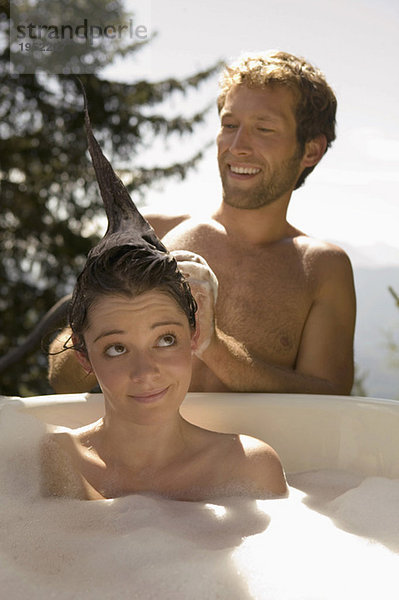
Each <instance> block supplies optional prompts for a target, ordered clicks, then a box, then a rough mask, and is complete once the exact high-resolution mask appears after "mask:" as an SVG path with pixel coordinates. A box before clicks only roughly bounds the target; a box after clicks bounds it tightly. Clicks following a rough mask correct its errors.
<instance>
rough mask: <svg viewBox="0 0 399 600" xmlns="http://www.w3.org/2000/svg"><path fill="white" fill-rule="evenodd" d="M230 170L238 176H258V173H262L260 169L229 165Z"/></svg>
mask: <svg viewBox="0 0 399 600" xmlns="http://www.w3.org/2000/svg"><path fill="white" fill-rule="evenodd" d="M229 169H230V171H231V172H232V173H235V174H236V175H256V174H257V173H260V169H257V168H256V167H238V166H235V165H229Z"/></svg>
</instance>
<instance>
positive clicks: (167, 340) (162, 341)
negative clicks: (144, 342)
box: [157, 333, 176, 348]
mask: <svg viewBox="0 0 399 600" xmlns="http://www.w3.org/2000/svg"><path fill="white" fill-rule="evenodd" d="M175 343H176V337H175V336H174V335H173V334H172V333H167V334H166V335H163V336H162V337H160V338H159V340H158V344H157V346H160V347H161V348H165V347H166V346H173V345H174V344H175Z"/></svg>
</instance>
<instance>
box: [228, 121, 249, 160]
mask: <svg viewBox="0 0 399 600" xmlns="http://www.w3.org/2000/svg"><path fill="white" fill-rule="evenodd" d="M230 152H231V153H232V154H234V155H236V156H246V155H248V154H250V153H251V152H252V148H251V140H250V136H249V134H248V132H247V131H246V129H245V128H244V127H238V128H237V129H236V131H235V134H234V136H233V139H232V140H231V143H230Z"/></svg>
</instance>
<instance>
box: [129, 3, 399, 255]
mask: <svg viewBox="0 0 399 600" xmlns="http://www.w3.org/2000/svg"><path fill="white" fill-rule="evenodd" d="M138 2H139V6H140V5H141V8H139V9H137V3H138ZM146 4H147V2H146V0H136V1H132V0H127V5H128V7H129V8H130V7H131V8H132V9H133V10H134V9H135V8H136V14H138V20H140V11H141V14H142V15H143V16H142V17H141V19H142V22H144V20H145V19H148V14H146V12H145V10H144V9H143V7H144V8H145V6H146ZM136 22H138V21H136ZM151 29H152V30H153V31H157V32H158V34H157V37H156V39H155V40H154V41H153V42H151V44H150V45H149V48H148V50H144V51H143V52H142V53H141V57H139V61H138V63H137V64H136V65H135V68H134V69H132V70H131V71H130V70H129V71H127V69H126V67H125V68H124V78H125V79H126V78H129V77H132V79H134V77H135V75H133V71H135V73H136V74H138V75H139V76H143V77H146V78H150V79H152V80H157V79H162V78H164V77H168V76H175V77H183V76H186V75H189V74H192V73H195V72H196V71H197V70H199V69H201V68H207V67H209V66H210V65H211V64H213V63H214V62H216V61H217V60H218V59H227V60H229V59H231V58H236V57H237V56H238V55H239V54H241V53H242V52H245V51H257V50H260V51H261V50H266V49H269V48H278V49H282V50H287V51H289V52H292V53H294V54H297V55H302V56H304V57H305V58H306V59H308V60H309V61H310V62H312V63H313V64H315V65H316V66H318V67H319V68H320V69H321V70H322V71H323V72H324V73H325V75H326V77H327V80H328V82H329V83H330V85H331V86H332V87H333V89H334V90H335V92H336V94H337V97H338V105H339V110H338V136H337V140H336V142H335V143H334V145H333V147H332V149H330V150H329V152H328V153H327V155H326V156H325V157H324V159H323V161H322V163H320V165H318V167H317V168H316V169H315V171H314V173H312V174H311V175H310V177H309V179H308V180H307V182H306V184H305V186H304V187H303V188H302V189H301V190H298V191H297V192H294V195H293V198H292V201H291V206H290V210H289V219H290V220H291V222H292V223H293V224H295V225H296V226H297V227H299V228H301V229H303V230H304V231H306V232H307V233H309V234H311V235H314V236H317V237H320V238H324V239H334V240H337V241H341V242H342V243H349V244H351V245H353V246H358V245H362V246H363V245H372V244H375V243H385V244H388V245H391V246H394V247H396V248H397V249H398V251H399V235H398V224H399V200H398V184H399V110H398V105H399V102H398V99H399V69H398V55H399V44H398V31H399V3H398V2H397V0H378V1H377V0H322V1H320V0H303V1H301V2H298V0H285V1H284V2H282V1H281V0H267V1H265V0H252V1H251V0H247V2H246V3H245V4H244V3H243V2H238V0H202V1H201V2H187V0H173V2H165V1H164V0H152V4H151ZM127 72H129V75H128V76H127V75H126V73H127ZM216 94H217V85H216V79H213V80H211V81H209V82H208V83H207V84H205V85H204V86H203V90H202V92H201V103H202V104H201V103H199V104H198V102H197V100H195V104H193V99H192V98H191V96H188V97H186V98H184V97H183V100H182V101H181V102H179V103H178V106H177V105H176V107H175V108H176V111H178V110H181V107H182V106H183V107H184V106H185V103H187V104H189V106H188V107H187V106H186V107H185V108H184V110H185V111H188V112H189V110H193V111H194V110H196V109H197V108H198V107H199V106H201V105H202V106H203V105H204V104H206V103H208V102H212V101H213V100H214V99H215V98H216ZM171 110H173V107H172V109H171ZM217 127H218V120H217V115H216V109H214V110H213V112H212V114H211V115H210V118H209V119H208V123H207V125H206V127H204V129H203V132H202V133H201V135H200V134H198V140H199V141H200V140H202V139H213V138H214V137H215V134H216V131H217ZM196 147H198V146H196V145H195V144H194V143H193V142H190V144H189V145H188V147H187V146H186V147H185V150H182V149H181V143H176V144H173V143H172V144H171V146H170V148H169V150H168V152H167V157H166V160H165V151H163V153H162V154H161V150H160V149H154V153H153V156H152V160H151V162H157V160H158V159H159V161H162V160H163V162H168V161H169V160H170V161H172V160H173V158H174V156H176V157H177V160H179V159H181V158H186V157H188V156H189V155H190V154H191V153H192V152H193V151H194V150H195V148H196ZM179 151H180V153H181V152H184V154H183V156H182V155H181V154H180V156H179ZM220 197H221V195H220V184H219V177H218V172H217V167H216V159H215V147H214V146H212V147H211V148H210V149H209V151H208V152H207V155H206V158H205V160H204V161H203V162H202V164H201V166H200V168H199V170H198V171H196V172H194V173H193V174H192V175H190V176H189V177H188V179H187V180H186V181H185V182H183V183H179V182H171V183H167V184H165V186H164V189H163V191H162V192H161V191H159V192H152V193H151V195H150V198H151V201H152V202H153V203H155V204H158V205H159V204H161V205H162V206H163V208H164V209H166V208H167V209H170V210H172V211H173V210H187V209H190V210H192V209H195V208H196V207H201V209H203V208H204V206H205V205H208V206H210V207H213V206H215V207H216V206H217V204H218V203H219V201H220ZM398 256H399V254H398ZM398 262H399V260H398Z"/></svg>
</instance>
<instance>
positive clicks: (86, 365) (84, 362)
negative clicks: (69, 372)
mask: <svg viewBox="0 0 399 600" xmlns="http://www.w3.org/2000/svg"><path fill="white" fill-rule="evenodd" d="M72 343H73V345H74V346H77V347H79V345H80V341H79V340H78V339H77V337H75V336H74V335H73V336H72ZM75 356H76V358H77V359H78V362H79V364H80V365H81V366H82V367H83V369H84V371H85V372H86V373H87V374H89V373H92V371H93V370H92V368H91V363H90V361H89V357H88V356H87V354H86V352H83V351H82V350H75Z"/></svg>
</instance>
